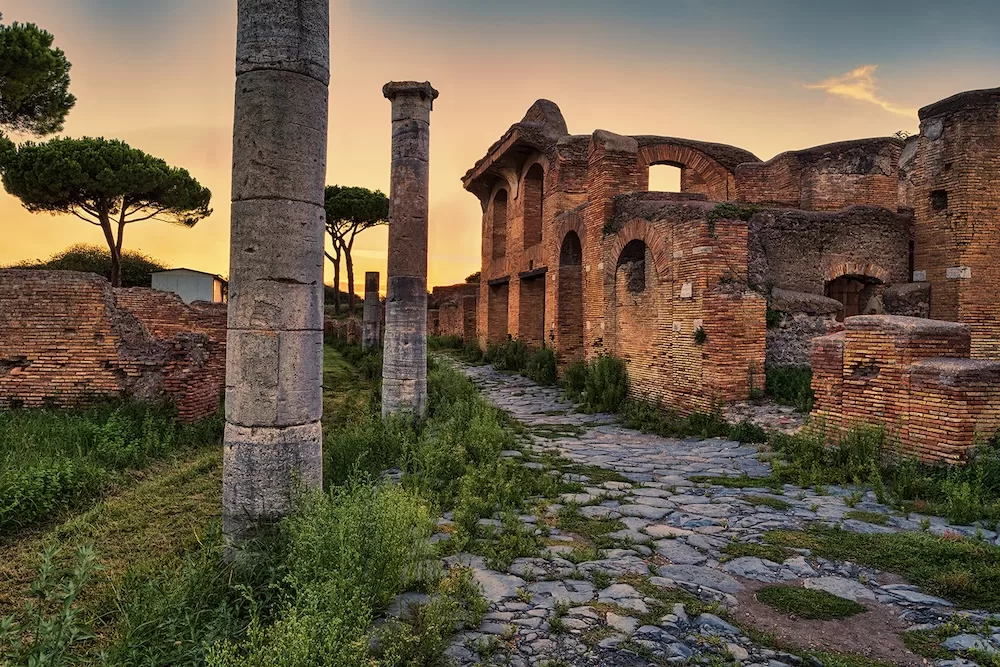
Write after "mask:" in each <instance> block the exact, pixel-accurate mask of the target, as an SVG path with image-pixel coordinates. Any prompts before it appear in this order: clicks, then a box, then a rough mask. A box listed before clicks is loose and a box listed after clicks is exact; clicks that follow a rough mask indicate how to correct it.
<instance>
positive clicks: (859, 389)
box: [812, 315, 1000, 463]
mask: <svg viewBox="0 0 1000 667" xmlns="http://www.w3.org/2000/svg"><path fill="white" fill-rule="evenodd" d="M845 326H846V328H845V330H844V331H842V332H839V333H836V334H832V335H829V336H824V337H820V338H816V339H814V341H813V391H814V392H815V394H816V402H815V407H814V409H813V413H812V424H813V427H814V428H820V427H827V428H830V429H832V430H834V431H837V430H842V429H847V428H850V427H852V426H855V425H858V424H882V425H885V426H886V428H887V429H888V430H889V432H890V434H891V435H892V436H894V437H895V438H896V439H898V441H899V446H900V449H901V450H902V452H903V453H904V454H906V455H910V456H915V457H918V458H920V459H923V460H925V461H932V462H933V461H947V462H953V463H954V462H960V461H962V460H963V459H964V458H965V456H966V454H967V452H968V450H969V448H970V447H972V446H973V445H974V444H975V443H976V442H977V438H981V437H989V436H991V435H992V434H993V433H994V431H996V429H997V427H998V426H1000V362H995V361H986V360H975V359H970V358H969V353H970V350H971V335H970V334H971V329H970V327H969V326H968V325H966V324H958V323H952V322H943V321H940V320H929V319H922V318H916V317H903V316H890V315H881V316H878V315H876V316H858V317H849V318H847V320H846V321H845Z"/></svg>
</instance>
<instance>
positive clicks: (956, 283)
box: [912, 89, 1000, 359]
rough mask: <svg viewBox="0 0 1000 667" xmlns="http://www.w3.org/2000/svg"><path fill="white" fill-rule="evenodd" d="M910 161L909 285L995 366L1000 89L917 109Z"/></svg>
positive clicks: (999, 321) (999, 318) (999, 334)
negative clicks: (924, 290) (919, 284)
mask: <svg viewBox="0 0 1000 667" xmlns="http://www.w3.org/2000/svg"><path fill="white" fill-rule="evenodd" d="M920 121H921V122H920V136H919V139H918V140H917V144H916V154H915V156H914V158H913V167H912V172H913V174H912V179H913V186H912V187H913V206H914V215H915V224H914V227H915V248H916V252H915V262H914V269H915V274H916V275H915V276H914V280H926V281H927V282H928V283H930V316H931V317H934V318H937V319H944V320H950V321H955V322H965V323H967V324H969V325H971V327H972V355H973V356H974V357H977V358H985V359H1000V306H998V305H997V304H998V301H997V299H996V290H997V289H998V288H1000V264H998V262H997V261H996V254H997V253H996V249H997V247H998V246H1000V89H991V90H983V91H971V92H967V93H961V94H959V95H955V96H954V97H950V98H948V99H946V100H942V101H940V102H937V103H935V104H932V105H930V106H928V107H924V108H923V109H921V110H920Z"/></svg>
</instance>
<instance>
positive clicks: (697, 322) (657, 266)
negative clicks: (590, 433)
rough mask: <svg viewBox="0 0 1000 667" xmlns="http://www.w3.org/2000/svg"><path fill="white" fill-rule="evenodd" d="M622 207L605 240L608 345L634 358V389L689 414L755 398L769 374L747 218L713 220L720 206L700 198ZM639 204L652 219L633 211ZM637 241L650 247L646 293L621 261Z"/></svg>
mask: <svg viewBox="0 0 1000 667" xmlns="http://www.w3.org/2000/svg"><path fill="white" fill-rule="evenodd" d="M651 196H652V195H651ZM676 198H677V196H675V197H674V199H676ZM616 205H617V206H616V210H615V215H614V219H613V224H614V226H615V227H617V232H616V233H614V234H607V235H606V236H605V238H604V240H603V243H602V252H603V262H602V263H603V265H604V267H605V269H604V273H605V293H604V295H603V302H604V303H605V304H607V312H606V315H605V317H604V322H606V323H607V324H608V327H606V329H605V334H606V337H605V345H604V348H603V351H607V352H611V353H613V354H615V355H617V356H620V357H622V358H623V359H625V360H626V362H627V364H628V369H629V375H630V378H631V380H632V391H633V393H634V395H635V396H637V397H641V398H644V399H650V398H651V399H654V400H659V401H662V402H664V403H665V404H666V405H669V406H670V407H672V408H676V409H679V410H681V411H682V412H694V411H708V410H711V409H713V408H714V407H716V406H717V405H718V404H719V403H725V402H730V401H738V400H745V399H746V398H748V396H749V393H750V387H751V384H750V383H751V378H754V380H753V381H754V382H756V383H757V386H758V388H759V387H760V386H761V384H762V383H763V378H764V357H765V344H766V343H765V341H766V323H765V319H766V318H765V311H766V302H765V300H764V298H763V297H762V296H760V295H759V294H758V293H756V292H754V291H753V290H751V289H750V288H749V286H748V283H747V259H748V249H747V225H746V223H744V222H742V221H739V220H725V219H723V220H716V221H714V222H713V223H712V224H709V221H708V214H709V212H710V211H711V210H712V208H713V205H712V204H707V203H701V202H698V201H691V202H688V203H684V202H683V201H671V200H667V201H664V202H661V203H660V204H659V210H657V211H656V212H650V211H649V208H650V207H651V206H654V205H655V203H654V202H651V201H650V200H649V199H648V198H634V197H625V198H620V199H619V200H617V201H616ZM636 206H639V207H640V208H642V209H643V210H644V211H646V215H647V217H646V218H633V217H631V216H632V214H633V212H634V210H635V207H636ZM636 242H641V243H642V244H643V245H644V246H645V248H646V255H645V258H646V259H645V267H644V270H645V276H646V278H645V290H644V291H642V292H641V293H634V292H631V291H630V290H629V289H628V286H629V282H630V278H629V275H628V273H629V265H630V264H631V262H624V263H623V262H622V258H623V256H624V257H626V258H630V257H632V256H634V255H632V254H631V253H630V252H629V248H630V247H632V248H634V247H635V246H634V244H635V243H636ZM629 244H633V245H632V246H630V245H629ZM699 329H700V330H701V331H702V332H703V338H702V335H701V334H698V333H697V332H698V331H699Z"/></svg>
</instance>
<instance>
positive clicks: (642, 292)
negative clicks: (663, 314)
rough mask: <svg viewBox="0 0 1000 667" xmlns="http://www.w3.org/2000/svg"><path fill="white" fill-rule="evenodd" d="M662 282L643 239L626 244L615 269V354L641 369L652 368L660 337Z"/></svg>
mask: <svg viewBox="0 0 1000 667" xmlns="http://www.w3.org/2000/svg"><path fill="white" fill-rule="evenodd" d="M658 284H659V278H658V276H657V274H656V266H655V264H654V263H653V256H652V253H651V252H650V250H649V246H647V245H646V243H645V242H644V241H642V240H640V239H633V240H632V241H629V242H628V243H627V244H625V247H624V248H622V251H621V254H620V255H619V256H618V261H617V264H616V266H615V285H614V304H613V307H614V334H615V352H616V353H617V354H618V356H620V357H621V358H623V359H625V360H626V361H632V360H635V361H636V363H637V365H638V366H646V365H647V364H649V363H650V362H651V361H652V359H653V357H654V356H655V352H656V349H655V348H656V341H657V339H658V334H659V328H660V323H659V305H658V303H657V298H656V294H657V286H658Z"/></svg>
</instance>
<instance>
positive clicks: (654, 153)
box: [639, 143, 733, 201]
mask: <svg viewBox="0 0 1000 667" xmlns="http://www.w3.org/2000/svg"><path fill="white" fill-rule="evenodd" d="M639 163H640V164H641V165H643V166H644V167H646V168H648V167H650V166H651V165H654V164H669V165H671V166H674V167H680V168H681V170H682V171H683V170H690V171H691V172H692V175H694V176H695V177H696V178H697V179H698V180H699V181H701V182H702V183H703V184H704V185H703V187H704V194H705V195H707V196H708V198H709V199H711V200H714V201H727V200H728V199H729V192H730V189H731V188H730V184H731V181H732V180H733V175H732V173H731V172H730V171H729V170H728V169H726V168H725V167H723V166H722V165H721V164H719V163H718V162H716V161H715V160H714V159H712V158H710V157H709V156H708V155H706V154H705V153H702V152H701V151H699V150H696V149H694V148H690V147H688V146H681V145H679V144H671V143H664V144H653V145H651V146H643V147H642V148H640V149H639ZM647 183H648V176H647Z"/></svg>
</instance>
